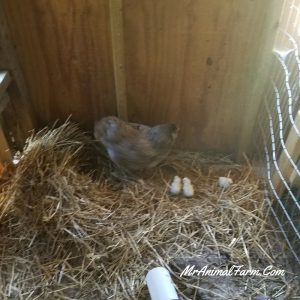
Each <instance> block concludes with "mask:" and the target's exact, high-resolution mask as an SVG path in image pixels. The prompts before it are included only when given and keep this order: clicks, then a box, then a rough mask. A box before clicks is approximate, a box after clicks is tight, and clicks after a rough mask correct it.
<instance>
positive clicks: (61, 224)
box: [0, 123, 293, 300]
mask: <svg viewBox="0 0 300 300" xmlns="http://www.w3.org/2000/svg"><path fill="white" fill-rule="evenodd" d="M96 156H97V155H96V152H95V151H94V148H93V144H92V141H91V140H90V139H89V138H88V137H87V136H86V135H85V134H83V133H82V132H81V131H80V130H79V129H78V127H77V126H76V125H73V124H70V123H65V124H64V125H62V126H61V127H59V128H57V129H49V130H48V129H45V130H43V131H41V132H39V133H37V134H36V135H33V136H32V137H31V138H30V139H29V140H28V141H27V144H26V146H25V148H24V151H23V153H22V154H21V155H20V161H19V163H18V164H17V166H16V169H15V171H14V174H13V176H12V177H11V179H10V180H9V181H8V182H7V183H6V185H5V186H2V192H1V194H0V251H1V261H0V268H1V271H0V274H1V275H0V276H1V277H0V293H1V294H0V298H1V299H139V300H140V299H149V295H148V291H147V288H146V286H145V284H144V276H145V274H146V272H147V271H148V270H149V269H150V268H152V267H155V266H159V265H162V266H165V267H167V268H168V269H169V270H170V272H171V273H172V275H173V278H174V281H175V283H176V284H177V286H178V289H179V294H180V295H181V297H182V298H183V299H249V297H250V296H255V295H258V294H264V293H267V294H268V295H269V296H272V297H273V298H274V299H283V298H280V297H283V296H284V295H285V294H286V292H287V290H288V289H289V281H290V279H292V278H293V276H292V275H289V274H288V275H287V276H286V277H274V278H269V277H250V278H248V277H247V278H232V277H230V278H225V279H224V278H218V279H216V278H189V277H179V275H180V272H181V271H182V270H183V269H184V267H185V266H186V265H187V264H196V265H197V266H202V265H205V264H209V265H210V266H214V267H222V266H223V267H224V265H227V266H230V265H232V264H237V265H245V268H247V267H252V268H255V267H256V268H263V267H264V266H267V265H270V264H276V263H277V264H278V261H279V259H278V255H279V254H280V251H281V250H280V251H279V248H278V247H279V245H278V243H277V244H276V242H275V235H274V234H273V233H272V231H271V227H270V225H269V223H270V222H269V221H268V213H267V209H266V203H265V201H264V200H263V199H264V195H263V188H262V187H261V183H260V181H259V180H258V179H257V178H256V177H255V176H254V174H253V170H252V169H251V167H250V166H248V167H240V166H236V165H232V164H231V163H230V162H229V161H228V160H225V159H216V158H214V159H213V160H211V159H208V158H206V157H204V156H201V154H191V153H177V154H174V155H173V156H171V157H170V158H169V160H168V161H167V162H166V164H165V165H163V166H161V167H160V168H158V169H156V170H155V171H154V173H153V175H152V176H151V177H149V176H148V178H146V179H144V180H137V181H132V180H131V181H121V182H118V183H116V182H115V181H114V180H112V177H111V166H110V165H109V164H107V163H104V164H102V161H100V166H99V165H97V166H96V160H91V158H93V159H94V158H95V157H96ZM100 159H101V160H104V158H100ZM91 161H93V162H94V167H96V169H97V172H95V174H92V173H86V168H87V166H89V165H90V164H91ZM212 164H213V165H214V166H212ZM216 164H220V166H221V167H218V165H216ZM224 164H225V166H224ZM224 170H226V171H224ZM224 172H229V173H230V176H231V177H232V178H233V180H234V183H235V184H234V185H233V186H232V187H231V188H230V189H229V190H227V191H224V190H222V189H220V188H218V187H217V186H216V181H217V178H218V176H219V175H220V176H226V175H228V174H227V173H224ZM174 174H178V175H180V176H182V177H183V176H188V177H190V178H191V179H192V182H193V183H194V187H195V197H194V198H192V199H185V198H183V197H176V198H174V197H171V196H170V195H169V194H168V186H167V184H168V183H169V181H170V180H171V178H172V176H173V175H174ZM286 268H287V266H285V269H286Z"/></svg>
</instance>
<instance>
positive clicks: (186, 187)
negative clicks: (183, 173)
mask: <svg viewBox="0 0 300 300" xmlns="http://www.w3.org/2000/svg"><path fill="white" fill-rule="evenodd" d="M182 181H183V194H184V196H186V197H193V196H194V187H193V185H192V183H191V180H190V179H189V178H187V177H184V178H183V179H182Z"/></svg>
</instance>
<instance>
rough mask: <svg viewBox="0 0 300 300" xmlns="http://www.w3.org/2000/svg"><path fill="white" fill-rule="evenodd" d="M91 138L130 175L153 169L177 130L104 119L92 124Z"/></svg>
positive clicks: (168, 150)
mask: <svg viewBox="0 0 300 300" xmlns="http://www.w3.org/2000/svg"><path fill="white" fill-rule="evenodd" d="M94 136H95V139H96V140H98V141H100V142H101V143H102V144H103V145H104V146H105V148H106V150H107V153H108V155H109V157H110V159H111V160H112V161H113V162H114V163H115V164H117V165H118V166H119V167H120V168H122V169H124V170H126V171H129V172H133V173H134V172H137V171H143V170H145V169H149V168H153V167H155V166H157V165H158V164H159V163H160V162H161V161H162V160H164V159H165V158H166V157H167V155H168V154H169V152H170V150H171V148H172V146H173V144H174V142H175V139H176V137H177V127H176V125H174V124H162V125H157V126H154V127H148V126H145V125H139V124H130V123H127V122H125V121H123V120H121V119H119V118H117V117H105V118H103V119H102V120H100V121H98V122H96V123H95V126H94Z"/></svg>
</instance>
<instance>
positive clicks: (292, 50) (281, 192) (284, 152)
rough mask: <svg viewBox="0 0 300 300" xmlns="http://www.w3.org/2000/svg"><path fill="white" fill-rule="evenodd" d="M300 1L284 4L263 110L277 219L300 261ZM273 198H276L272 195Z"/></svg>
mask: <svg viewBox="0 0 300 300" xmlns="http://www.w3.org/2000/svg"><path fill="white" fill-rule="evenodd" d="M299 51H300V1H299V0H293V1H291V0H286V1H285V3H284V6H283V11H282V16H281V22H280V26H279V29H278V34H277V38H276V41H275V46H274V49H273V54H272V55H273V57H272V72H271V74H270V80H269V85H268V87H267V90H266V93H265V95H264V97H265V99H264V107H263V108H262V110H261V111H260V114H259V123H260V129H261V132H262V141H263V143H262V145H260V146H258V148H259V150H258V151H260V152H262V153H264V158H263V161H264V163H265V167H266V178H267V185H268V191H269V192H268V193H267V194H266V198H267V200H269V203H270V209H271V212H272V214H273V216H274V219H275V221H276V223H277V225H278V226H279V228H280V229H281V232H282V234H283V236H284V238H285V239H286V242H287V245H288V246H289V248H290V250H291V253H292V254H293V256H294V258H295V260H296V261H297V262H298V263H299V265H300V55H299ZM271 199H272V200H271Z"/></svg>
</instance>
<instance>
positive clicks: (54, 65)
mask: <svg viewBox="0 0 300 300" xmlns="http://www.w3.org/2000/svg"><path fill="white" fill-rule="evenodd" d="M3 6H4V9H5V13H6V16H7V20H8V22H9V26H10V29H11V33H12V36H13V39H14V42H15V45H16V50H17V53H18V56H19V59H20V62H21V66H22V68H23V71H24V74H25V77H26V81H27V84H28V87H29V91H30V96H31V100H32V104H33V107H34V110H35V112H36V115H37V117H38V121H39V125H45V124H47V123H49V122H52V121H54V120H56V119H57V118H59V119H62V120H64V119H65V118H66V117H68V116H69V115H70V114H72V116H73V119H74V120H77V121H79V122H80V123H81V124H82V125H83V126H87V127H90V126H91V125H92V124H93V121H94V119H97V118H100V117H101V116H103V115H106V114H115V113H116V103H115V87H114V74H113V65H112V49H111V38H110V26H109V5H108V0H98V1H94V0H84V1H72V0H14V1H10V0H4V1H3Z"/></svg>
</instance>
